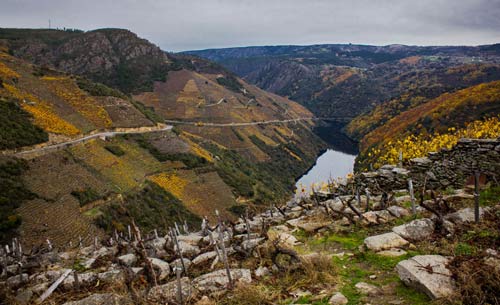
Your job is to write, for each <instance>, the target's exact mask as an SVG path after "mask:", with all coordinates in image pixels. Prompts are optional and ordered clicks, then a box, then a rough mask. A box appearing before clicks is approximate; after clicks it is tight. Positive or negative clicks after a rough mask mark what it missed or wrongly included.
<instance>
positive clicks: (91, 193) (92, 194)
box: [71, 188, 101, 206]
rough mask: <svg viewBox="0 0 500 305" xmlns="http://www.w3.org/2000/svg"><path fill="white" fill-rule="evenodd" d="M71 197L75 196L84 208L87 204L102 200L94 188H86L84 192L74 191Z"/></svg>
mask: <svg viewBox="0 0 500 305" xmlns="http://www.w3.org/2000/svg"><path fill="white" fill-rule="evenodd" d="M71 195H73V196H75V198H76V199H78V201H79V202H80V206H84V205H86V204H87V203H90V202H93V201H96V200H98V199H100V198H101V196H100V195H99V193H97V191H95V190H94V189H92V188H86V189H84V190H78V191H72V192H71Z"/></svg>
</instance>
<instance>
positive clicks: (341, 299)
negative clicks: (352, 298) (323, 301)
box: [328, 292, 349, 305]
mask: <svg viewBox="0 0 500 305" xmlns="http://www.w3.org/2000/svg"><path fill="white" fill-rule="evenodd" d="M347 303H349V300H348V299H347V298H346V297H345V296H344V295H343V294H342V293H340V292H337V293H336V294H334V295H332V297H331V298H330V300H328V304H330V305H345V304H347Z"/></svg>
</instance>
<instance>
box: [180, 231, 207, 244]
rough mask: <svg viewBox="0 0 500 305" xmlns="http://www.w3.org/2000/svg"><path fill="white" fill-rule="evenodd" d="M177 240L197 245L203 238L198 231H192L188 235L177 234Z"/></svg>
mask: <svg viewBox="0 0 500 305" xmlns="http://www.w3.org/2000/svg"><path fill="white" fill-rule="evenodd" d="M177 240H178V241H179V242H181V241H182V242H185V243H188V244H190V245H192V246H198V245H199V244H200V242H201V241H202V240H203V236H201V234H199V233H192V234H188V235H179V236H177Z"/></svg>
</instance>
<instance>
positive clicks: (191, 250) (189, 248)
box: [176, 237, 215, 257]
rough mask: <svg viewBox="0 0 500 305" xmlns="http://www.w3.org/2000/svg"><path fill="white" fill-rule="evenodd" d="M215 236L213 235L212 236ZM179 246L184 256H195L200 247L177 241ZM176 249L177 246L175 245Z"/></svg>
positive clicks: (198, 252)
mask: <svg viewBox="0 0 500 305" xmlns="http://www.w3.org/2000/svg"><path fill="white" fill-rule="evenodd" d="M214 238H215V237H214ZM179 248H180V250H181V253H182V255H183V256H185V257H195V256H196V255H198V254H200V252H201V251H200V248H199V247H198V246H193V245H191V244H188V243H187V242H185V241H179ZM176 249H177V246H176Z"/></svg>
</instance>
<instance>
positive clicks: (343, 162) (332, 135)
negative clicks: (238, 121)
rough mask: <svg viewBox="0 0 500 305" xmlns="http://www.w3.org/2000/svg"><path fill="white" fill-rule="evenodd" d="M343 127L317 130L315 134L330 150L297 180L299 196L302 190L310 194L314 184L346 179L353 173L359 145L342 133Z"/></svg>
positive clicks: (328, 127) (332, 125)
mask: <svg viewBox="0 0 500 305" xmlns="http://www.w3.org/2000/svg"><path fill="white" fill-rule="evenodd" d="M342 127H343V126H342V125H339V124H329V125H326V126H325V125H323V126H321V127H319V128H317V129H316V130H315V133H316V134H318V135H319V136H320V137H321V138H322V139H323V140H325V141H326V142H327V143H328V144H329V146H330V148H329V149H327V150H326V151H325V152H323V153H322V154H321V155H319V156H318V158H317V159H316V164H314V166H313V167H312V168H311V169H310V170H309V171H308V172H307V173H305V174H304V175H303V176H302V177H300V179H299V180H297V182H296V184H295V187H296V188H297V195H299V196H300V195H301V190H302V188H304V190H305V192H304V193H305V194H309V193H310V190H311V189H310V187H311V185H312V184H313V183H315V184H316V185H318V186H319V185H320V184H322V183H323V182H325V183H326V182H328V181H329V180H330V179H332V178H333V179H337V178H339V177H340V178H345V176H346V175H347V174H349V173H352V172H353V170H354V160H355V159H356V154H357V143H356V142H354V141H352V140H351V139H349V138H348V137H346V136H345V135H344V134H343V133H342V132H341V128H342Z"/></svg>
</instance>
